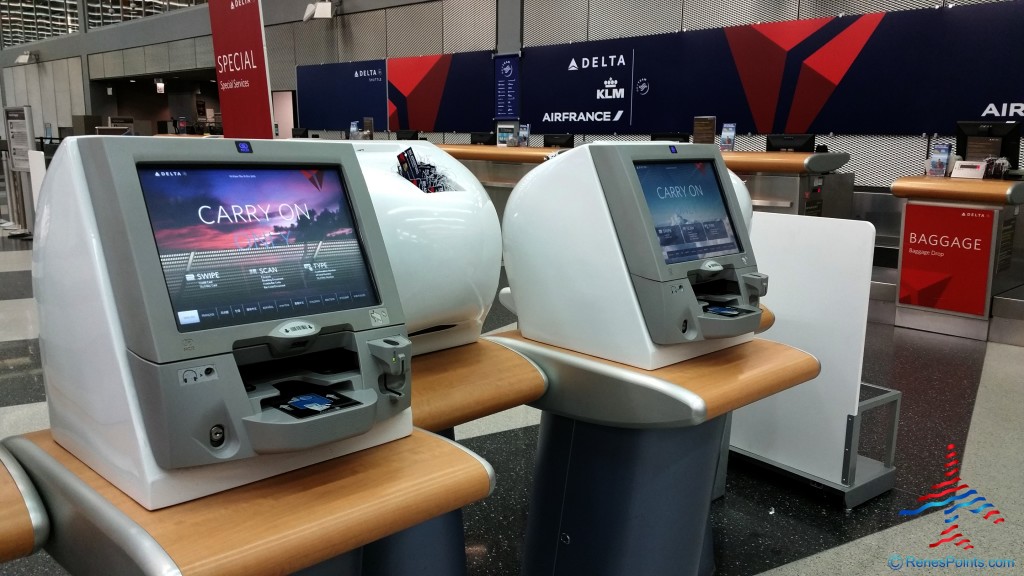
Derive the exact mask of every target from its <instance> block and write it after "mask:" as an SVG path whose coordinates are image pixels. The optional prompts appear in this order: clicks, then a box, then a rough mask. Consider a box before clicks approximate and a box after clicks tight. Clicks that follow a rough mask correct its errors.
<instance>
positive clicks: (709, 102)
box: [521, 2, 1024, 134]
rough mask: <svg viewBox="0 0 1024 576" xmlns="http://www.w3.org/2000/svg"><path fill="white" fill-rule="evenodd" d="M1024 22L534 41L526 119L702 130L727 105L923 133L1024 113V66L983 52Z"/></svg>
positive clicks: (954, 19) (1013, 8) (539, 127)
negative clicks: (1022, 69) (1016, 70)
mask: <svg viewBox="0 0 1024 576" xmlns="http://www.w3.org/2000/svg"><path fill="white" fill-rule="evenodd" d="M1022 24H1024V2H1000V3H992V4H979V5H970V6H957V7H956V8H952V9H949V8H944V9H941V10H908V11H902V12H888V13H876V14H864V15H854V16H845V17H838V16H837V17H826V18H815V19H808V20H796V21H790V22H770V23H764V24H755V25H749V26H734V27H729V28H723V29H708V30H694V31H688V32H679V33H672V34H662V35H657V36H644V37H637V38H622V39H614V40H601V41H595V42H582V43H574V44H565V45H556V46H542V47H534V48H525V49H523V53H522V54H523V56H522V60H521V83H522V117H521V120H522V121H523V122H529V123H530V124H531V125H532V126H533V129H534V131H536V132H539V133H544V132H548V133H550V132H582V133H588V132H589V133H598V134H601V133H616V132H618V133H644V132H647V133H650V132H668V131H678V132H690V131H691V130H692V128H693V117H694V116H701V115H715V116H717V117H718V118H719V119H720V120H722V121H723V122H726V121H727V122H736V123H737V124H738V129H739V130H740V131H741V132H755V133H774V132H790V133H801V132H815V133H828V132H835V133H840V134H921V133H932V132H938V133H950V132H951V131H952V130H953V127H954V126H955V123H956V121H958V120H971V119H977V120H1001V119H1007V120H1009V119H1024V102H1022V101H1021V100H1024V98H1022V96H1024V78H1021V77H1019V75H1013V74H1009V73H1006V72H1004V71H1000V70H993V69H988V68H985V67H984V66H983V65H979V63H985V62H992V61H993V59H995V60H996V61H999V60H1000V58H1003V59H1005V58H1012V56H1013V55H1014V54H1021V53H1024V34H1020V33H1019V30H1020V27H1021V25H1022ZM922 38H927V39H928V40H927V41H922ZM937 46H939V47H942V50H941V52H942V56H941V57H936V56H935V48H936V47H937Z"/></svg>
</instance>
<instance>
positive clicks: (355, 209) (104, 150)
mask: <svg viewBox="0 0 1024 576" xmlns="http://www.w3.org/2000/svg"><path fill="white" fill-rule="evenodd" d="M39 225H40V228H39V230H38V231H37V235H36V241H35V251H34V254H33V266H34V289H35V294H36V299H37V302H38V306H39V321H40V343H41V355H42V364H43V371H44V375H45V381H46V389H47V398H48V400H49V409H50V424H51V427H52V430H53V435H54V439H55V440H56V441H57V442H58V443H59V444H61V445H62V446H64V447H65V448H66V449H68V450H69V451H70V452H72V453H73V454H74V455H75V456H77V457H78V458H79V459H81V460H82V461H84V462H85V463H86V464H88V465H89V466H90V467H91V468H93V469H94V470H95V471H96V472H98V473H99V474H100V475H102V476H104V477H105V478H106V479H107V480H108V481H110V482H111V483H112V484H114V485H115V486H117V487H118V488H120V489H121V490H122V491H124V492H125V493H127V494H128V495H129V496H131V497H132V498H134V499H135V500H136V501H138V502H139V503H140V504H142V505H143V506H145V507H147V508H150V509H154V508H160V507H163V506H168V505H171V504H175V503H178V502H183V501H186V500H190V499H193V498H197V497H200V496H204V495H206V494H211V493H214V492H217V491H220V490H225V489H228V488H232V487H235V486H238V485H241V484H245V483H248V482H252V481H255V480H258V479H261V478H265V477H268V476H272V475H275V474H279V473H282V472H286V471H289V470H293V469H296V468H300V467H303V466H307V465H310V464H313V463H316V462H319V461H323V460H326V459H329V458H334V457H337V456H341V455H343V454H347V453H350V452H353V451H356V450H361V449H364V448H368V447H370V446H374V445H377V444H380V443H383V442H387V441H390V440H394V439H396V438H400V437H402V436H406V435H408V434H409V433H410V432H411V430H412V424H411V414H410V409H409V405H410V394H409V388H410V371H409V358H410V355H411V344H410V342H409V340H408V339H407V338H406V329H405V325H404V316H403V312H402V306H401V303H400V301H399V297H398V291H397V288H396V286H395V280H394V276H393V274H392V270H391V264H390V260H389V258H388V254H387V249H386V246H385V244H384V241H383V238H382V235H381V231H380V227H379V224H378V222H377V218H376V215H375V212H374V209H373V204H372V203H371V201H370V197H369V193H368V191H367V188H366V184H365V182H364V179H363V175H362V172H361V170H360V167H359V163H358V161H357V159H356V156H355V153H354V151H353V149H352V146H351V145H350V144H347V143H342V142H338V143H330V144H324V143H314V142H291V143H288V142H274V141H255V142H247V141H233V140H202V141H190V142H188V143H187V145H183V143H181V142H178V141H176V140H173V139H159V138H136V137H120V138H112V137H85V138H72V139H69V140H67V141H65V142H64V143H63V145H62V146H61V148H60V150H59V151H58V153H57V155H56V157H55V158H54V160H53V163H52V164H51V166H50V170H49V172H48V174H47V178H46V181H45V182H44V185H43V190H42V194H41V197H40V210H39Z"/></svg>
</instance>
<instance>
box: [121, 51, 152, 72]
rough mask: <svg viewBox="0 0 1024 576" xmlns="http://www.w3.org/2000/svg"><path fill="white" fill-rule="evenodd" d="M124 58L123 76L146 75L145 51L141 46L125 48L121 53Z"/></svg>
mask: <svg viewBox="0 0 1024 576" xmlns="http://www.w3.org/2000/svg"><path fill="white" fill-rule="evenodd" d="M122 56H123V57H124V75H125V76H140V75H142V74H145V73H146V49H145V48H143V47H142V46H137V47H135V48H125V49H124V50H123V51H122Z"/></svg>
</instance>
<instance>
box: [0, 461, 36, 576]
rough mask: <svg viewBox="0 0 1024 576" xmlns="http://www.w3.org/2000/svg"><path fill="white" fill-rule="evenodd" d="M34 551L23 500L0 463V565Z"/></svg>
mask: <svg viewBox="0 0 1024 576" xmlns="http://www.w3.org/2000/svg"><path fill="white" fill-rule="evenodd" d="M2 449H3V448H0V450H2ZM34 549H35V530H34V529H33V527H32V518H31V517H30V516H29V513H28V506H26V504H25V498H24V496H22V494H21V490H19V489H18V485H17V484H16V483H15V482H14V477H12V476H11V473H10V471H9V470H7V467H6V466H4V465H3V462H0V563H2V562H7V561H8V560H14V559H15V558H21V557H22V556H28V555H29V554H31V553H32V552H33V551H34Z"/></svg>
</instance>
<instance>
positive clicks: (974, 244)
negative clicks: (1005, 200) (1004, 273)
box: [900, 203, 996, 316]
mask: <svg viewBox="0 0 1024 576" xmlns="http://www.w3.org/2000/svg"><path fill="white" fill-rule="evenodd" d="M995 215H996V211H995V210H992V209H973V210H972V209H970V208H964V207H955V206H936V205H930V204H914V203H908V204H907V206H906V212H905V213H904V220H903V249H902V253H901V254H900V303H901V304H910V305H914V306H925V307H928V308H935V309H937V310H946V311H949V312H962V313H964V314H974V315H977V316H981V315H983V314H985V306H986V304H987V303H988V284H989V273H990V270H991V266H992V227H993V225H994V223H995Z"/></svg>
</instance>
